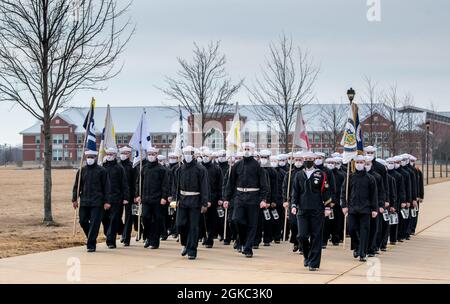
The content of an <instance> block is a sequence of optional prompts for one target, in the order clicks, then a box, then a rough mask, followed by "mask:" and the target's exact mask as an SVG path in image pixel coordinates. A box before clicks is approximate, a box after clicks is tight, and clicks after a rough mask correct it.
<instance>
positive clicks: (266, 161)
mask: <svg viewBox="0 0 450 304" xmlns="http://www.w3.org/2000/svg"><path fill="white" fill-rule="evenodd" d="M268 162H269V161H268V160H267V158H261V165H264V166H265V165H267V163H268Z"/></svg>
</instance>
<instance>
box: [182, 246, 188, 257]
mask: <svg viewBox="0 0 450 304" xmlns="http://www.w3.org/2000/svg"><path fill="white" fill-rule="evenodd" d="M186 254H187V248H186V247H183V249H181V256H185V255H186Z"/></svg>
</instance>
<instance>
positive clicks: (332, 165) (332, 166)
mask: <svg viewBox="0 0 450 304" xmlns="http://www.w3.org/2000/svg"><path fill="white" fill-rule="evenodd" d="M327 167H328V169H330V170H333V169H334V168H335V167H336V165H335V164H327Z"/></svg>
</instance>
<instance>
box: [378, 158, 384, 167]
mask: <svg viewBox="0 0 450 304" xmlns="http://www.w3.org/2000/svg"><path fill="white" fill-rule="evenodd" d="M376 161H377V162H379V163H380V164H382V165H383V166H386V161H385V160H384V159H382V158H377V159H376Z"/></svg>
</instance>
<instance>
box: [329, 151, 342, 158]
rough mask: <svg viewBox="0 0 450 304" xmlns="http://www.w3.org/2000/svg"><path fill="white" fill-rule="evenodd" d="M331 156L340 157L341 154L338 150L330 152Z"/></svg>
mask: <svg viewBox="0 0 450 304" xmlns="http://www.w3.org/2000/svg"><path fill="white" fill-rule="evenodd" d="M331 157H339V158H342V154H341V153H339V152H334V153H333V154H331Z"/></svg>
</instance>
